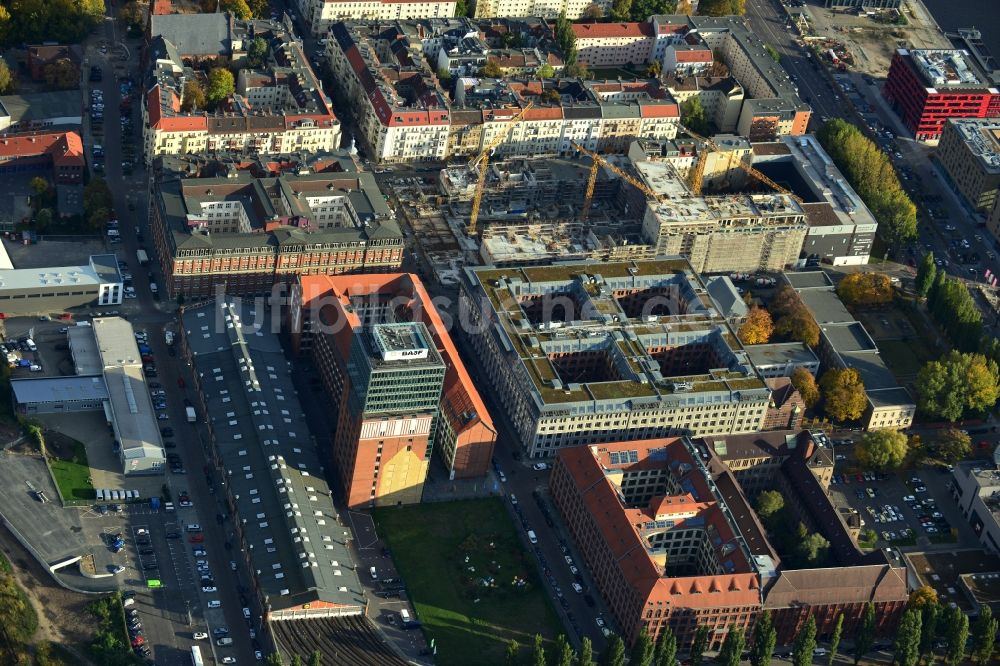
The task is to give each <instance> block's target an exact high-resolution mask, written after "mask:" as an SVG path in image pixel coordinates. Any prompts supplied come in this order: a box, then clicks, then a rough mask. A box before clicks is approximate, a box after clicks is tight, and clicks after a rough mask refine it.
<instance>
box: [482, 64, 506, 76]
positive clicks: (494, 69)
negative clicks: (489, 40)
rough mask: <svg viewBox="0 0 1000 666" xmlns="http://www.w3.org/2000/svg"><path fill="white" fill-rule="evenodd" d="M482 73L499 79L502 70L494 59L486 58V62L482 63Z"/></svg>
mask: <svg viewBox="0 0 1000 666" xmlns="http://www.w3.org/2000/svg"><path fill="white" fill-rule="evenodd" d="M482 75H483V76H487V77H489V78H491V79H499V78H500V77H502V76H503V70H502V69H500V64H499V63H498V62H497V61H496V60H487V61H486V64H485V65H483V69H482Z"/></svg>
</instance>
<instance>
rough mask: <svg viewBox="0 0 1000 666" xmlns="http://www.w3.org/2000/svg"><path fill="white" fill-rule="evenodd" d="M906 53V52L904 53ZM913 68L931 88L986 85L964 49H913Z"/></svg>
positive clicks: (911, 52) (911, 54) (911, 51)
mask: <svg viewBox="0 0 1000 666" xmlns="http://www.w3.org/2000/svg"><path fill="white" fill-rule="evenodd" d="M904 52H906V51H904ZM908 53H909V55H910V58H911V59H912V62H913V66H914V67H916V69H917V71H918V72H920V75H921V76H922V77H923V79H924V81H925V82H926V83H927V85H928V86H929V87H931V88H971V87H976V86H979V87H981V86H984V85H986V82H985V80H984V79H983V78H982V77H981V76H980V75H979V73H978V72H977V71H976V66H975V64H974V63H973V62H972V59H971V57H970V56H969V52H968V51H965V50H963V49H912V50H910V51H909V52H908Z"/></svg>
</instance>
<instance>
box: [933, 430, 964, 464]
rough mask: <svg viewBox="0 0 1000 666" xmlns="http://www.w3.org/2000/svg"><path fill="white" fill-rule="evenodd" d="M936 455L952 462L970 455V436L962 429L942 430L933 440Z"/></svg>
mask: <svg viewBox="0 0 1000 666" xmlns="http://www.w3.org/2000/svg"><path fill="white" fill-rule="evenodd" d="M935 445H936V449H937V457H938V458H940V459H941V460H943V461H944V462H946V463H949V464H954V463H957V462H958V461H959V460H963V459H965V458H968V457H969V456H970V455H972V438H971V437H969V435H968V433H966V432H965V431H964V430H959V429H957V428H947V429H945V430H942V431H941V433H940V434H939V435H938V436H937V441H936V442H935Z"/></svg>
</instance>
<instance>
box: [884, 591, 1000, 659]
mask: <svg viewBox="0 0 1000 666" xmlns="http://www.w3.org/2000/svg"><path fill="white" fill-rule="evenodd" d="M997 624H998V623H997V620H996V618H994V617H993V612H992V611H991V610H990V607H989V606H987V605H985V604H983V605H982V606H981V607H980V609H979V616H978V617H977V618H976V621H975V622H973V623H972V626H971V635H972V652H971V656H972V658H973V659H975V660H976V661H977V662H978V663H980V664H988V663H990V659H991V658H992V657H993V651H994V645H995V642H996V636H997ZM969 635H970V623H969V617H968V616H967V615H966V614H965V613H963V612H962V609H961V608H959V607H958V606H955V605H954V604H952V605H949V606H944V605H941V604H940V603H939V602H938V597H937V592H935V591H934V588H931V587H928V586H924V587H920V588H918V589H916V590H914V591H913V592H912V593H911V594H910V599H909V602H908V603H907V609H906V613H905V614H904V615H903V619H902V621H901V622H900V624H899V629H898V630H897V633H896V641H895V653H896V659H895V662H894V663H898V664H900V666H916V664H917V663H918V662H919V660H920V659H921V658H926V659H928V660H929V661H933V658H932V657H931V655H933V651H934V645H935V643H938V642H939V641H943V642H944V644H945V658H944V661H945V663H946V664H948V665H949V666H954V665H955V664H959V663H961V662H962V661H964V660H965V658H966V644H967V643H968V640H969Z"/></svg>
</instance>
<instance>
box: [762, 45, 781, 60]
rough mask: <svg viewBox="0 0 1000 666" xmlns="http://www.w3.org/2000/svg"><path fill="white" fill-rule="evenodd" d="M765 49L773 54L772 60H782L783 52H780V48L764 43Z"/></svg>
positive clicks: (769, 53)
mask: <svg viewBox="0 0 1000 666" xmlns="http://www.w3.org/2000/svg"><path fill="white" fill-rule="evenodd" d="M764 50H765V51H767V55H769V56H771V60H773V61H774V62H781V54H780V53H778V49H776V48H774V47H773V46H771V45H770V44H764Z"/></svg>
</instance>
